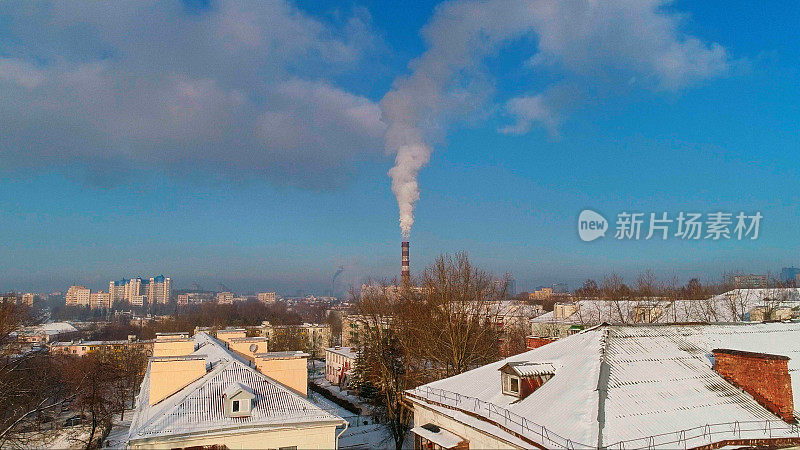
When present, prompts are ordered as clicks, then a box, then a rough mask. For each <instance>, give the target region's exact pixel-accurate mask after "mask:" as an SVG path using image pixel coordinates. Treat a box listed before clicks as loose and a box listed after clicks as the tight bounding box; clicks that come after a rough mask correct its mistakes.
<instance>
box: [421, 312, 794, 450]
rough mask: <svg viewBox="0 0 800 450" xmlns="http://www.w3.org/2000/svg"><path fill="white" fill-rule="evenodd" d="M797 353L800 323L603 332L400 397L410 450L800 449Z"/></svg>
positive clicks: (581, 334)
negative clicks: (409, 423)
mask: <svg viewBox="0 0 800 450" xmlns="http://www.w3.org/2000/svg"><path fill="white" fill-rule="evenodd" d="M798 353H800V324H799V323H765V324H756V323H741V324H712V325H699V324H698V325H646V326H622V325H600V326H597V327H593V328H591V329H587V330H584V331H581V332H579V333H577V334H574V335H572V336H569V337H567V338H565V339H561V340H558V341H555V342H552V343H550V344H547V345H544V346H542V347H539V348H537V349H535V350H531V351H528V352H525V353H522V354H519V355H516V356H512V357H510V358H507V359H503V360H500V361H498V362H495V363H492V364H489V365H486V366H482V367H480V368H477V369H474V370H471V371H469V372H465V373H462V374H460V375H456V376H454V377H450V378H446V379H443V380H438V381H434V382H432V383H429V384H426V385H422V386H420V387H418V388H415V389H410V390H408V391H406V392H405V397H406V400H407V401H408V402H409V403H410V404H411V405H412V407H413V410H414V424H413V425H414V427H413V429H412V430H411V431H412V433H414V435H415V441H416V442H415V444H416V445H415V447H416V448H431V447H432V446H436V445H438V446H439V447H441V448H609V449H611V448H650V449H662V448H663V449H674V448H723V447H763V448H775V447H788V446H797V445H800V435H799V434H798V430H797V425H796V423H797V419H798V417H800V414H796V413H795V412H794V411H795V406H794V402H795V401H800V389H798V388H799V387H800V376H798V375H797V374H798V370H799V369H800V359H798V358H796V357H795V356H796V355H797V354H798ZM798 409H800V408H798ZM439 447H436V448H439Z"/></svg>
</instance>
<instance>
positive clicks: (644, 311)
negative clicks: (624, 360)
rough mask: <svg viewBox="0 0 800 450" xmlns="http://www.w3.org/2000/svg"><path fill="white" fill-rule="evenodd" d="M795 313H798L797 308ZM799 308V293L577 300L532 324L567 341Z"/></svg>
mask: <svg viewBox="0 0 800 450" xmlns="http://www.w3.org/2000/svg"><path fill="white" fill-rule="evenodd" d="M793 308H794V309H793ZM797 309H800V288H773V289H734V290H732V291H729V292H726V293H724V294H720V295H716V296H714V297H711V298H709V299H705V300H666V299H660V298H653V299H632V300H620V301H612V300H588V299H587V300H579V301H576V302H565V303H556V304H555V306H554V309H553V311H550V312H548V313H545V314H542V315H541V316H538V317H535V318H534V319H532V320H531V334H532V336H534V337H547V338H563V337H566V336H568V335H570V334H573V333H576V332H578V331H580V330H583V329H584V328H588V327H592V326H595V325H599V324H601V323H609V324H648V323H658V324H669V323H727V322H747V321H756V322H758V321H766V320H784V319H786V318H791V316H792V314H794V313H793V311H795V310H797Z"/></svg>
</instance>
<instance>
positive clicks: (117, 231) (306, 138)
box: [0, 1, 800, 294]
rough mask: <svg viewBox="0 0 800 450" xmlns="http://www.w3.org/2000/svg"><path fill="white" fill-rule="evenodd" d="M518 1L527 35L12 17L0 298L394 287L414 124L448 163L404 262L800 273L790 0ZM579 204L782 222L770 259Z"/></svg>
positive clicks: (767, 252)
mask: <svg viewBox="0 0 800 450" xmlns="http://www.w3.org/2000/svg"><path fill="white" fill-rule="evenodd" d="M524 3H525V4H524V5H523V6H521V7H522V8H534V9H532V10H531V9H525V11H533V12H532V17H534V19H532V20H531V22H530V23H529V22H527V21H526V20H518V21H517V23H515V24H514V23H512V22H513V21H514V19H515V17H513V11H508V12H506V11H503V8H497V7H496V4H492V3H488V4H486V5H484V7H483V9H484V10H487V12H485V16H481V18H482V19H481V20H484V19H485V22H482V21H479V23H478V25H475V23H470V19H469V17H473V16H474V15H473V14H461V13H464V12H468V13H469V12H474V11H470V9H469V8H470V7H473V6H474V5H473V4H471V3H445V4H441V5H438V7H437V3H436V2H431V3H425V2H416V3H415V5H414V6H413V7H410V6H409V5H408V4H400V3H397V2H395V3H386V2H355V3H352V4H347V5H344V6H343V5H342V3H341V2H310V1H300V2H297V3H288V4H280V3H278V2H271V3H263V2H262V3H253V4H244V3H238V4H237V5H236V7H232V6H231V5H230V4H223V3H215V2H211V3H200V4H188V3H179V2H178V3H170V2H160V3H158V4H156V5H148V4H147V3H146V2H140V3H138V4H136V7H129V8H126V9H130V11H123V10H120V8H121V7H117V9H115V6H114V5H119V4H110V5H101V6H97V5H95V4H84V5H83V6H82V7H81V8H74V7H72V8H68V7H66V6H68V5H67V4H66V3H56V4H54V5H47V4H45V3H38V4H36V5H33V6H32V4H29V3H23V2H9V3H4V4H3V5H2V7H0V117H2V119H0V121H2V122H4V123H5V125H4V126H3V127H2V128H0V141H2V144H0V147H2V148H0V175H1V176H2V178H0V211H2V213H3V218H4V220H3V226H2V228H0V230H2V231H0V237H2V240H3V245H2V247H0V290H8V289H17V290H52V289H62V290H63V289H65V288H66V287H67V286H68V285H69V284H73V283H80V284H87V285H89V286H91V287H93V288H102V287H104V286H107V282H108V280H110V279H118V278H121V277H127V276H132V275H134V276H135V275H143V276H145V275H148V276H149V275H154V274H158V273H164V274H166V275H168V276H172V277H173V279H174V280H175V285H176V287H178V288H181V287H189V286H190V285H191V284H192V283H193V282H197V283H199V284H200V285H202V286H204V287H207V288H214V287H216V285H217V284H218V283H220V282H222V283H224V284H226V285H228V286H230V287H231V288H234V289H236V290H241V291H255V290H264V289H277V290H278V291H279V292H283V293H285V294H291V293H294V292H295V290H297V289H304V290H306V291H307V292H318V293H321V292H322V290H324V289H326V288H327V286H328V284H329V280H330V277H331V275H332V274H333V273H334V272H335V271H336V269H337V268H338V267H339V266H340V265H344V266H345V268H346V270H345V272H344V273H343V275H342V278H341V279H342V282H341V283H339V285H338V286H337V289H339V290H342V289H344V288H345V287H346V285H348V284H354V283H360V281H361V280H362V279H363V278H364V277H368V276H370V277H375V278H381V277H389V276H394V275H396V272H397V271H398V270H399V268H398V266H399V241H400V240H401V238H400V233H399V229H398V200H397V198H396V197H395V194H394V193H393V191H392V180H391V179H390V177H389V176H388V175H387V172H388V171H389V169H390V168H392V166H393V165H394V163H395V158H394V153H395V152H396V151H397V148H395V147H393V146H392V145H393V144H392V143H391V142H390V141H387V140H385V136H384V133H385V131H386V127H387V126H389V127H390V129H391V126H392V125H397V124H400V125H402V126H403V127H406V128H410V129H414V130H419V135H420V136H421V138H420V139H421V142H420V143H421V145H423V146H424V147H425V148H428V149H430V150H431V153H429V155H428V156H429V158H430V162H429V163H428V164H426V165H424V164H423V165H422V167H421V169H420V170H419V172H418V178H414V179H415V180H416V181H418V186H419V195H420V199H419V201H418V202H416V203H414V204H413V205H414V206H415V209H414V212H413V215H414V225H413V231H412V233H411V242H412V244H411V245H412V265H413V267H412V270H413V269H419V268H421V267H423V266H424V265H426V264H428V263H430V262H431V261H432V259H433V258H435V257H436V256H437V255H438V254H440V253H442V252H455V251H461V250H465V251H467V252H469V254H470V255H471V257H472V258H473V259H475V260H476V262H477V263H478V264H479V265H481V266H483V267H485V268H486V269H489V270H491V271H493V272H496V273H502V272H506V271H508V272H511V273H512V274H513V275H514V276H515V277H516V279H517V284H518V287H519V288H532V287H534V286H536V285H539V284H549V283H553V282H557V281H566V282H568V283H569V284H570V285H571V286H573V287H574V286H576V285H578V284H579V283H580V282H581V281H582V280H583V279H585V278H587V277H595V278H600V277H602V275H603V274H607V273H611V272H616V273H620V274H622V275H623V276H624V277H625V278H626V279H629V280H631V281H632V280H633V279H634V278H635V276H636V274H637V273H638V272H640V271H642V270H644V269H648V268H649V269H652V270H653V271H654V272H655V273H656V274H657V275H659V276H661V277H664V278H667V277H672V276H675V277H678V279H679V280H680V281H685V280H686V279H687V278H688V277H691V276H698V277H701V278H704V279H711V278H715V277H718V276H719V275H720V274H721V273H722V272H723V271H735V270H741V271H746V272H768V271H769V272H776V271H779V270H780V268H781V267H782V266H786V265H792V264H794V265H798V264H800V255H798V252H797V248H798V247H799V246H800V237H799V235H798V233H797V229H798V225H800V220H798V217H800V215H798V213H800V211H798V206H797V205H798V204H800V202H799V201H798V200H799V198H798V197H800V193H798V183H797V179H798V167H800V164H798V163H800V151H798V142H800V139H798V138H800V131H799V130H798V125H797V124H798V123H799V121H798V119H800V111H799V108H800V107H798V104H799V103H798V100H799V98H798V97H800V87H798V86H800V80H799V79H798V78H799V75H800V73H798V69H799V68H800V65H799V64H798V62H800V49H798V47H797V45H796V43H797V42H798V41H799V40H800V31H798V29H797V27H796V24H797V22H798V19H800V8H798V6H797V4H795V3H793V2H771V3H769V4H764V5H759V6H758V7H757V8H754V7H753V4H752V2H725V3H723V2H683V1H679V2H673V3H666V4H664V3H663V2H652V4H651V3H650V2H639V4H640V8H639V9H638V10H637V11H636V12H635V13H634V12H632V13H630V14H620V13H619V10H614V9H610V10H609V11H594V12H593V13H594V14H596V17H597V21H598V23H600V22H602V21H608V23H611V24H612V25H613V26H609V27H607V28H603V27H600V28H598V29H595V28H593V27H592V26H589V27H587V29H580V30H573V29H571V28H569V27H568V26H562V27H561V28H559V27H557V26H551V24H552V23H555V22H557V20H556V19H558V18H564V17H565V18H566V19H564V21H565V22H567V23H571V22H572V20H571V19H570V17H569V13H570V10H569V9H568V8H566V9H563V10H559V11H561V14H558V15H557V16H552V17H551V16H548V15H546V14H545V13H541V12H539V10H542V9H545V7H550V6H552V4H556V5H558V4H559V3H560V2H532V3H530V4H528V3H527V2H524ZM539 3H544V4H539ZM608 3H609V4H614V3H619V2H608ZM576 4H577V5H580V4H581V2H577V3H576ZM71 5H73V6H74V4H71ZM130 5H133V4H128V6H130ZM265 5H267V6H265ZM493 7H494V10H496V11H494V10H493ZM536 8H538V9H539V10H536ZM493 14H494V15H493ZM504 14H509V15H511V16H508V17H507V16H504ZM516 16H519V14H517V15H516ZM562 16H563V17H562ZM109 17H112V18H109ZM465 17H466V18H465ZM493 21H494V22H493ZM506 21H508V22H506ZM492 24H494V25H492ZM476 26H477V27H478V31H475V29H474V27H476ZM515 26H516V27H518V28H516V30H517V31H515V32H513V33H512V32H509V31H508V30H509V29H511V30H514V27H515ZM423 27H426V28H423ZM471 27H472V28H471ZM423 29H425V30H427V31H425V33H427V34H425V37H423V36H422V35H421V32H422V30H423ZM625 30H633V31H628V32H632V33H635V34H634V35H635V36H637V38H638V37H639V36H640V37H641V44H637V45H629V41H630V39H627V40H626V39H623V38H624V37H625V32H626V31H625ZM564 31H567V32H570V33H572V35H574V34H576V32H577V31H582V32H583V31H585V32H586V35H587V39H586V40H574V39H572V40H571V39H570V38H569V37H567V38H564V37H563V36H562V35H560V34H559V32H564ZM476 35H477V36H479V37H480V39H478V40H477V41H476V42H477V44H475V47H467V49H466V50H464V53H463V54H459V53H458V51H459V49H460V48H461V44H462V42H454V41H458V40H459V39H461V38H462V37H466V38H467V39H470V38H471V37H473V36H476ZM559 36H561V37H559ZM620 36H622V37H623V38H620ZM559 39H561V40H559ZM598 43H599V44H598ZM665 49H666V50H665ZM582 52H585V53H582ZM654 52H655V53H654ZM658 52H664V53H663V54H661V53H658ZM668 52H671V53H668ZM454 54H455V55H460V57H459V58H455V57H452V55H454ZM537 54H538V55H542V56H541V58H539V59H536V58H534V56H535V55H537ZM653 54H655V55H656V56H655V57H653V56H652V55H653ZM676 54H677V55H678V56H679V57H676V61H678V62H676V63H675V64H673V65H669V66H667V65H664V64H661V62H663V61H664V59H665V58H666V57H667V56H670V57H672V56H675V55H676ZM426 55H427V57H428V58H430V59H433V60H434V62H435V64H428V65H426V62H425V58H426ZM442 55H444V60H443V62H442V64H443V65H445V66H447V67H448V68H449V69H451V70H449V71H446V73H444V75H441V74H440V73H439V72H438V70H439V69H440V67H441V66H440V65H439V64H438V63H439V59H441V58H442ZM576 55H581V56H580V57H579V56H576ZM451 57H452V58H451ZM448 58H450V59H448ZM464 60H466V62H464ZM542 60H543V61H545V62H544V63H542V62H541V61H542ZM413 61H416V62H413ZM537 61H538V62H537ZM409 63H411V65H409ZM440 75H441V77H442V78H441V80H440V81H439V82H438V83H439V84H438V85H437V86H436V88H438V89H439V90H434V92H437V93H439V94H441V95H440V96H436V101H435V102H433V101H432V100H431V98H430V97H431V96H427V97H426V96H424V95H420V94H419V92H420V89H418V88H419V84H418V83H417V84H415V77H417V79H428V78H431V77H432V76H440ZM425 92H428V91H425ZM387 93H396V94H397V96H396V97H394V100H395V101H394V103H392V101H391V100H392V99H391V98H390V99H389V100H385V101H384V102H381V100H382V99H384V98H385V96H386V95H387ZM389 97H391V96H389ZM398 98H399V99H401V100H404V101H403V102H401V101H397V99H398ZM521 98H524V99H534V98H538V99H539V100H540V101H538V100H537V101H535V102H528V103H524V104H526V105H535V107H534V108H532V109H531V108H527V109H524V110H520V109H514V106H513V105H514V104H515V103H514V99H521ZM398 104H401V105H402V106H406V105H407V104H411V107H409V108H410V109H409V110H408V111H410V112H409V113H408V114H405V113H406V112H407V111H406V110H402V111H401V114H398V112H397V111H398V109H397V108H398V106H397V105H398ZM520 123H521V124H522V126H521V127H520V128H515V129H514V130H515V131H513V132H510V131H508V130H510V129H511V128H513V127H514V126H516V125H517V124H520ZM404 129H405V128H404ZM503 130H505V131H503ZM404 136H405V135H404ZM404 142H405V141H404ZM401 144H402V143H401ZM406 144H407V142H406ZM584 208H590V209H593V210H596V211H598V212H601V213H603V214H604V215H605V216H606V217H607V218H609V219H610V220H612V222H613V220H614V217H615V215H616V214H617V213H618V212H620V211H639V212H647V213H649V212H658V213H660V212H663V211H666V212H669V213H670V214H677V213H678V212H680V211H697V212H703V213H710V212H714V211H728V212H733V213H738V212H739V211H745V212H748V213H754V212H756V211H760V212H761V214H762V215H763V216H764V219H763V221H762V223H761V229H760V237H759V239H757V240H754V241H751V240H743V241H737V240H723V241H718V242H711V241H707V240H702V241H700V242H684V241H680V240H679V239H669V240H667V241H666V242H663V241H653V240H651V241H644V240H641V241H617V240H614V239H613V238H611V234H609V235H608V236H607V237H606V238H604V239H600V240H598V241H594V242H589V243H587V242H582V241H581V240H580V239H579V238H578V234H577V231H576V228H577V225H576V221H577V216H578V214H579V213H580V211H581V210H582V209H584Z"/></svg>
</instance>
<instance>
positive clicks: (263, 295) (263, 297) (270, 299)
mask: <svg viewBox="0 0 800 450" xmlns="http://www.w3.org/2000/svg"><path fill="white" fill-rule="evenodd" d="M275 299H276V297H275V293H274V292H259V293H258V301H260V302H261V303H275Z"/></svg>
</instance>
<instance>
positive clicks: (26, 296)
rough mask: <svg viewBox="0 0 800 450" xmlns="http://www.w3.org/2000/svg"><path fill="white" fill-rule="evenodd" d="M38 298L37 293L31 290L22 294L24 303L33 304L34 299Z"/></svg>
mask: <svg viewBox="0 0 800 450" xmlns="http://www.w3.org/2000/svg"><path fill="white" fill-rule="evenodd" d="M35 298H36V294H32V293H30V292H28V293H25V294H22V304H24V305H28V306H33V300H34V299H35Z"/></svg>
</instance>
